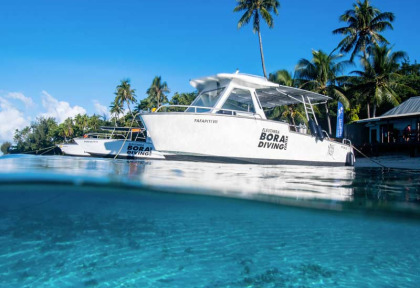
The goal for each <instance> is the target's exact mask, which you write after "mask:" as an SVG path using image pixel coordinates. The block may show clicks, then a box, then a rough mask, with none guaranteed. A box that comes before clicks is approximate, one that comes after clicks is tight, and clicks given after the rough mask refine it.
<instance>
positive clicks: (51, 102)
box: [41, 91, 86, 123]
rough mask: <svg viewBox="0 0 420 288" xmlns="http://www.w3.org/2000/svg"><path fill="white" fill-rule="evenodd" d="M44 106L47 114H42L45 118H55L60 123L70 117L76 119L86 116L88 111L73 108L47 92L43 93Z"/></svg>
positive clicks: (76, 107)
mask: <svg viewBox="0 0 420 288" xmlns="http://www.w3.org/2000/svg"><path fill="white" fill-rule="evenodd" d="M42 106H43V107H44V108H45V109H46V110H47V112H45V113H42V114H41V116H43V117H53V118H55V119H56V120H57V122H58V123H62V122H64V120H66V119H67V118H68V117H74V116H76V115H77V114H82V115H83V114H86V110H85V109H84V108H83V107H80V106H77V105H76V106H73V107H71V106H70V104H69V103H68V102H65V101H58V100H57V99H55V98H54V97H52V96H51V95H50V94H48V92H47V91H42Z"/></svg>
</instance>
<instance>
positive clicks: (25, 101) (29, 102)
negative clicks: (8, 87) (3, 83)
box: [6, 92, 34, 108]
mask: <svg viewBox="0 0 420 288" xmlns="http://www.w3.org/2000/svg"><path fill="white" fill-rule="evenodd" d="M6 97H7V98H9V99H17V100H20V101H22V102H23V104H25V106H26V107H27V108H28V107H32V106H34V101H32V98H31V97H26V96H25V95H23V93H20V92H9V93H7V95H6Z"/></svg>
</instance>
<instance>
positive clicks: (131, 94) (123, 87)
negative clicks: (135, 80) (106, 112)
mask: <svg viewBox="0 0 420 288" xmlns="http://www.w3.org/2000/svg"><path fill="white" fill-rule="evenodd" d="M135 92H136V90H135V89H131V84H130V79H124V80H121V83H120V84H119V85H118V86H117V88H116V92H115V100H114V101H115V102H116V103H118V105H119V104H121V106H123V107H124V103H127V107H128V111H130V114H132V112H131V109H130V103H134V102H136V98H135V96H136V94H135Z"/></svg>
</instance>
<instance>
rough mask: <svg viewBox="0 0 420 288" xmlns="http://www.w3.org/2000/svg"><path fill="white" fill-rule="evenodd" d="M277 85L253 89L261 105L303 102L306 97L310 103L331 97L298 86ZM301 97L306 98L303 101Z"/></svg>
mask: <svg viewBox="0 0 420 288" xmlns="http://www.w3.org/2000/svg"><path fill="white" fill-rule="evenodd" d="M277 86H278V87H273V88H266V89H256V90H255V92H256V93H257V96H258V99H259V100H260V102H261V105H262V106H263V107H265V108H273V107H277V106H282V105H290V104H297V103H304V102H307V99H309V100H310V101H311V103H312V104H315V103H325V102H326V101H328V100H330V99H331V97H328V96H325V95H322V94H318V93H315V92H311V91H307V90H303V89H299V88H294V87H289V86H282V85H277ZM303 97H305V98H306V101H304V99H303Z"/></svg>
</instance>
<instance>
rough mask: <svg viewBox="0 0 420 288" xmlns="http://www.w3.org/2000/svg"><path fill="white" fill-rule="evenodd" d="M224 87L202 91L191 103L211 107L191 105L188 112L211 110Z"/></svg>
mask: <svg viewBox="0 0 420 288" xmlns="http://www.w3.org/2000/svg"><path fill="white" fill-rule="evenodd" d="M224 89H225V88H224V87H223V88H218V89H214V90H207V91H204V92H201V93H200V94H199V95H198V96H197V98H195V99H194V101H193V102H192V103H191V106H196V107H209V109H206V108H194V107H190V108H188V109H187V111H186V112H198V113H204V112H210V111H211V109H212V108H213V107H214V106H215V105H216V103H217V101H218V100H219V98H220V96H221V95H222V93H223V90H224Z"/></svg>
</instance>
